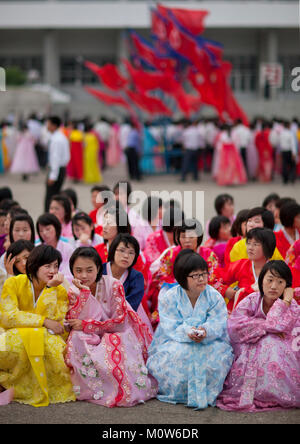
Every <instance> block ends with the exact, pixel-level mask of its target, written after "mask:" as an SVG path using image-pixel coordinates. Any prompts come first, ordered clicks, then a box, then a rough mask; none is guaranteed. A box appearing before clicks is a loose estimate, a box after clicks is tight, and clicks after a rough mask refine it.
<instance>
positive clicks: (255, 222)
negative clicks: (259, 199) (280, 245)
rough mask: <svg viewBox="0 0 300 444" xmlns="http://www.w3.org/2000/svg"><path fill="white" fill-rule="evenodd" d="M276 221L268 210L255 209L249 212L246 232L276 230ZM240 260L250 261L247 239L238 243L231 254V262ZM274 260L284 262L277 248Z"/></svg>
mask: <svg viewBox="0 0 300 444" xmlns="http://www.w3.org/2000/svg"><path fill="white" fill-rule="evenodd" d="M274 223H275V219H274V216H273V213H271V211H269V210H266V209H265V208H263V207H255V208H252V209H251V210H249V213H248V216H247V223H246V232H248V231H250V230H252V229H253V228H256V227H262V228H269V229H270V230H273V229H274ZM240 259H248V256H247V246H246V239H241V240H240V241H238V242H236V243H235V244H234V246H233V248H232V250H231V252H230V261H231V262H235V261H238V260H240ZM272 259H273V260H282V259H283V258H282V256H281V254H280V252H279V251H278V249H277V247H276V248H275V250H274V254H273V256H272Z"/></svg>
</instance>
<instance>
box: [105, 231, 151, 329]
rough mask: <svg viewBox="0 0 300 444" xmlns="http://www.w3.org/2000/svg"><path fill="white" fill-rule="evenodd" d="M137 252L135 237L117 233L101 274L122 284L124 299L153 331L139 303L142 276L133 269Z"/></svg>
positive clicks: (142, 285)
mask: <svg viewBox="0 0 300 444" xmlns="http://www.w3.org/2000/svg"><path fill="white" fill-rule="evenodd" d="M139 252H140V246H139V243H138V241H137V240H136V238H135V237H133V236H130V234H126V233H125V234H118V236H117V237H116V238H115V239H114V240H113V242H112V244H111V247H110V249H109V253H108V262H107V263H105V264H103V274H104V275H106V274H107V275H109V276H112V277H114V278H115V279H118V280H119V281H120V282H121V283H122V284H123V287H124V290H125V297H126V301H127V302H129V304H130V305H131V307H132V308H133V310H134V311H136V312H137V314H138V315H139V317H140V318H141V320H142V321H143V322H145V324H146V325H147V326H148V328H149V330H150V332H151V333H153V330H152V326H151V323H150V320H149V317H148V316H147V314H146V313H145V309H144V308H143V305H142V304H141V302H142V299H143V297H144V277H143V275H142V273H140V272H139V271H137V270H134V269H133V267H134V265H135V263H136V261H137V259H138V257H139ZM146 311H147V306H146Z"/></svg>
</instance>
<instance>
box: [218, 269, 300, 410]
mask: <svg viewBox="0 0 300 444" xmlns="http://www.w3.org/2000/svg"><path fill="white" fill-rule="evenodd" d="M258 285H259V291H258V292H256V293H253V294H251V295H249V296H248V297H247V298H245V299H244V300H243V301H242V302H241V303H240V304H239V305H238V307H237V308H236V309H235V310H234V311H233V313H232V315H231V316H230V318H229V320H228V332H229V336H230V340H231V344H232V346H233V349H234V363H233V366H232V368H231V370H230V372H229V374H228V377H227V379H226V381H225V384H224V389H223V391H222V393H221V394H220V396H219V398H218V401H217V406H218V407H219V408H221V409H224V410H239V411H245V412H258V411H264V410H272V409H278V408H283V409H286V408H297V407H298V408H299V407H300V390H299V384H300V353H299V346H298V347H297V344H295V342H296V340H297V335H299V329H300V307H299V306H298V305H297V303H296V301H294V300H293V292H294V290H293V289H291V288H290V287H291V285H292V274H291V271H290V269H289V267H288V266H287V265H286V264H285V262H283V261H270V262H268V263H267V264H265V266H264V267H263V269H262V271H261V273H260V275H259V280H258ZM298 342H299V341H298ZM295 345H296V346H295Z"/></svg>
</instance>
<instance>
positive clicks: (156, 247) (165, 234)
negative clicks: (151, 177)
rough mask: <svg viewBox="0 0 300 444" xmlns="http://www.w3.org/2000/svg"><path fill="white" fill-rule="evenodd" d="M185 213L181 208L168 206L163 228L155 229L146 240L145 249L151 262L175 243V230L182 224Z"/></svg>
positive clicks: (145, 253) (164, 215)
mask: <svg viewBox="0 0 300 444" xmlns="http://www.w3.org/2000/svg"><path fill="white" fill-rule="evenodd" d="M183 219H184V214H183V212H182V211H181V209H180V208H177V207H171V206H169V207H167V208H166V209H165V211H164V213H163V219H162V229H161V230H158V231H154V232H153V233H151V234H150V236H148V238H147V240H146V247H145V249H144V251H143V253H144V256H145V258H146V260H147V262H148V263H149V264H152V262H154V261H155V260H156V259H158V258H159V256H160V255H161V254H162V253H163V252H164V251H165V250H166V249H167V248H169V247H171V246H172V245H174V231H175V229H176V227H177V226H178V225H181V224H182V221H183Z"/></svg>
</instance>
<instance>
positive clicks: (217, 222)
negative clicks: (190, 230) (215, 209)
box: [208, 216, 231, 240]
mask: <svg viewBox="0 0 300 444" xmlns="http://www.w3.org/2000/svg"><path fill="white" fill-rule="evenodd" d="M225 224H231V222H230V220H229V219H228V217H226V216H215V217H213V218H212V219H211V221H210V223H209V226H208V234H209V236H210V237H211V238H212V239H215V240H217V239H218V238H219V231H220V228H221V226H222V225H225Z"/></svg>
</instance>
